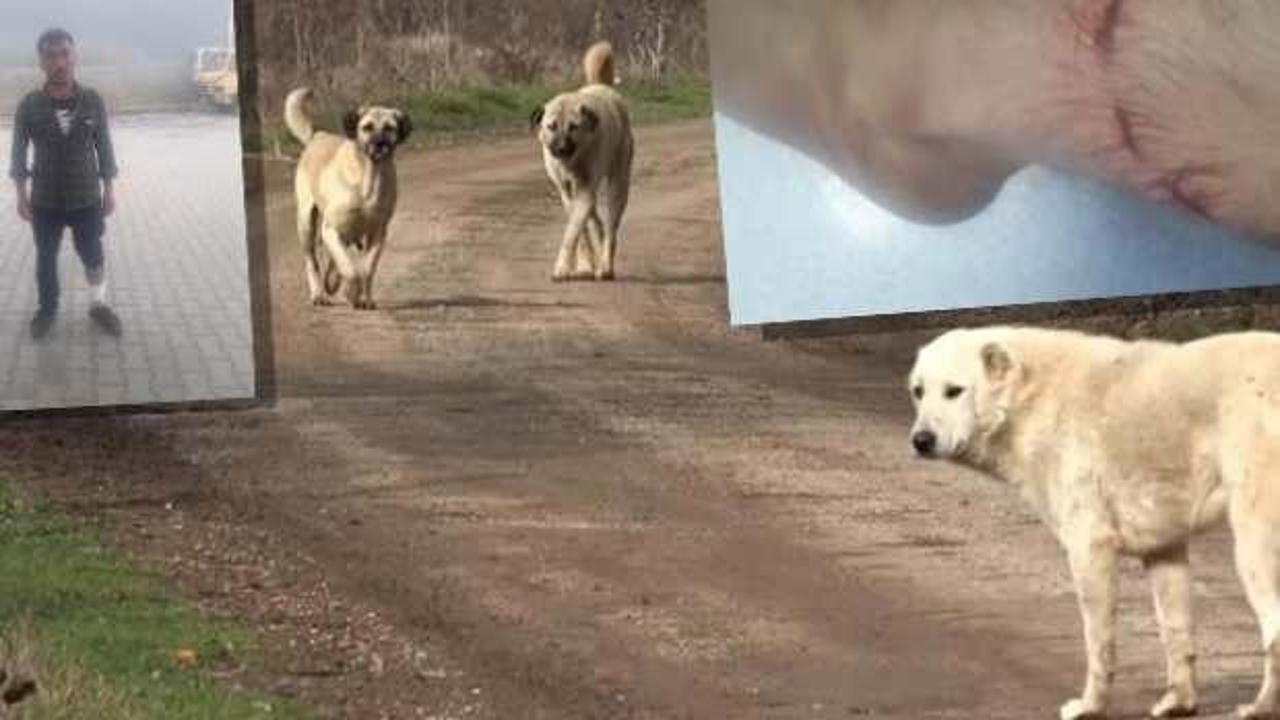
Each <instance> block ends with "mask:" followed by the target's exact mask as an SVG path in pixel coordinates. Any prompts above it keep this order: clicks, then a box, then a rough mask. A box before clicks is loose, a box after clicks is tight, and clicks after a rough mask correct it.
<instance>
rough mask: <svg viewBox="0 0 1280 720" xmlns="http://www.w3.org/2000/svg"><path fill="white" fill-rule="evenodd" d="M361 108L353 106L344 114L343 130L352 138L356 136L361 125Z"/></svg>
mask: <svg viewBox="0 0 1280 720" xmlns="http://www.w3.org/2000/svg"><path fill="white" fill-rule="evenodd" d="M362 114H363V113H361V112H360V108H351V109H350V110H348V111H347V114H346V115H343V116H342V132H343V134H345V135H346V136H347V137H349V138H351V139H352V140H354V139H355V137H356V129H357V128H358V127H360V116H361V115H362Z"/></svg>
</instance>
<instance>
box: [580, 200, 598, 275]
mask: <svg viewBox="0 0 1280 720" xmlns="http://www.w3.org/2000/svg"><path fill="white" fill-rule="evenodd" d="M584 241H585V242H584ZM603 243H604V225H603V224H602V223H601V222H600V216H599V215H598V214H597V213H596V211H595V210H594V209H592V211H591V215H589V216H588V217H587V225H586V231H585V235H584V237H583V238H582V239H580V240H579V241H578V265H577V267H576V268H574V273H573V276H574V278H576V279H582V280H587V279H590V278H593V277H595V274H596V268H598V267H600V262H601V260H602V258H601V254H602V247H603Z"/></svg>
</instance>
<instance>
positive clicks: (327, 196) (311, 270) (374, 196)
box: [284, 88, 413, 309]
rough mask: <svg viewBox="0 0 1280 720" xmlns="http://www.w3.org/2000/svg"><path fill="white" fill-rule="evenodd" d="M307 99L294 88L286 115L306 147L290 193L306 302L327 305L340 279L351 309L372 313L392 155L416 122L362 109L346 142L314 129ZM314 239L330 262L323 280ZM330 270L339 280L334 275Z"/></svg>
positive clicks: (346, 124) (390, 195) (347, 127)
mask: <svg viewBox="0 0 1280 720" xmlns="http://www.w3.org/2000/svg"><path fill="white" fill-rule="evenodd" d="M310 97H311V91H310V90H308V89H307V88H298V89H296V90H294V91H293V92H291V93H289V97H288V98H287V99H286V100H285V112H284V119H285V124H287V125H288V127H289V131H290V132H291V133H293V135H294V137H296V138H297V139H298V141H299V142H301V143H302V144H303V145H304V149H303V151H302V157H301V158H299V160H298V169H297V172H296V173H295V175H294V193H295V196H296V198H297V206H298V207H297V210H298V239H299V240H300V241H301V243H302V251H303V254H304V255H305V260H306V273H307V286H308V292H309V294H310V299H311V302H312V304H314V305H324V304H327V303H328V296H329V295H330V294H333V293H335V292H337V290H338V287H337V285H338V283H337V281H338V280H339V279H340V280H342V281H345V282H346V294H347V300H348V301H349V302H350V303H351V306H352V307H354V308H358V309H372V308H374V307H376V305H375V304H374V301H373V279H374V275H375V274H376V273H377V271H378V262H379V260H380V259H381V258H382V251H383V248H384V247H385V244H386V239H387V226H388V225H389V224H390V223H391V218H392V216H393V215H394V214H395V211H396V194H397V188H396V166H395V150H396V148H397V147H398V146H399V145H400V144H401V143H403V142H404V141H405V138H407V137H409V133H410V132H412V130H413V123H412V122H411V120H410V119H409V116H408V115H407V114H406V113H404V112H403V111H401V110H397V109H395V108H388V107H381V106H364V107H360V108H357V109H355V110H351V111H350V112H348V113H347V114H346V116H345V117H344V118H343V130H344V132H345V134H346V136H345V137H343V136H339V135H335V134H333V133H327V132H322V131H317V130H316V129H315V127H314V125H313V124H312V122H311V117H310V115H309V114H308V113H307V107H306V106H307V103H308V101H309V99H310ZM317 238H318V239H319V240H320V241H321V242H322V243H323V250H324V251H325V252H326V253H327V254H328V255H329V258H330V263H331V264H330V265H329V267H328V268H326V271H325V273H324V278H323V280H322V279H321V273H320V263H319V257H318V252H319V251H320V250H321V248H320V247H319V243H317ZM353 251H355V252H353ZM335 269H336V271H337V273H338V275H339V276H340V278H335V277H333V276H332V274H331V273H332V271H333V270H335Z"/></svg>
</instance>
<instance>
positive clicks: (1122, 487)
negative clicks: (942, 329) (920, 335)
mask: <svg viewBox="0 0 1280 720" xmlns="http://www.w3.org/2000/svg"><path fill="white" fill-rule="evenodd" d="M910 390H911V394H912V397H913V398H914V402H915V407H916V413H917V415H916V422H915V427H914V428H913V430H912V435H911V440H912V444H913V445H914V446H915V449H916V451H917V452H918V453H919V454H921V455H923V456H925V457H936V458H943V459H947V460H950V461H952V462H956V463H960V464H963V465H966V466H969V467H973V468H976V469H978V470H980V471H982V472H984V473H986V474H988V475H990V476H992V477H995V478H998V479H1001V480H1004V481H1007V482H1008V483H1010V484H1011V485H1013V486H1014V487H1015V488H1017V489H1018V490H1019V492H1020V493H1021V495H1022V496H1023V498H1024V499H1026V500H1027V501H1028V502H1029V503H1030V504H1031V506H1032V507H1033V508H1034V509H1035V510H1036V512H1037V513H1038V514H1039V515H1040V517H1041V518H1043V519H1044V520H1045V522H1046V523H1047V524H1048V525H1049V526H1050V528H1052V530H1053V532H1054V534H1055V535H1056V536H1057V538H1058V540H1059V541H1060V542H1061V543H1062V545H1063V547H1064V548H1065V549H1066V552H1067V557H1068V559H1069V561H1070V567H1071V574H1072V576H1073V578H1074V581H1075V586H1076V591H1077V594H1078V596H1079V604H1080V609H1081V612H1082V614H1083V618H1084V636H1085V647H1086V655H1087V661H1088V676H1087V679H1086V681H1085V686H1084V692H1083V693H1082V694H1081V696H1080V697H1079V698H1077V699H1074V700H1071V701H1070V702H1068V703H1066V704H1065V705H1063V706H1062V709H1061V712H1060V715H1061V717H1062V718H1066V719H1071V720H1076V719H1078V718H1086V717H1090V718H1091V717H1101V716H1102V714H1103V713H1104V712H1105V711H1106V706H1107V700H1108V695H1109V693H1110V690H1111V684H1112V675H1113V673H1114V670H1115V665H1114V662H1115V649H1114V639H1113V629H1112V625H1113V622H1114V621H1113V616H1112V615H1113V612H1114V608H1115V588H1114V572H1115V566H1116V563H1117V559H1118V557H1119V556H1121V555H1129V556H1136V557H1138V558H1140V559H1141V560H1142V562H1143V565H1144V567H1145V568H1146V570H1147V573H1148V575H1149V577H1150V579H1151V583H1152V588H1153V591H1154V596H1155V604H1156V616H1157V618H1158V620H1159V622H1160V634H1161V638H1162V639H1163V641H1164V645H1165V654H1166V661H1167V672H1168V685H1167V687H1168V690H1167V692H1166V693H1165V695H1164V697H1162V698H1161V699H1160V701H1159V702H1158V703H1156V705H1155V706H1154V707H1153V708H1152V709H1151V713H1152V715H1153V716H1156V717H1175V716H1184V715H1187V714H1191V713H1194V712H1195V710H1196V689H1195V671H1194V665H1193V663H1194V658H1195V648H1194V644H1193V640H1192V617H1191V579H1190V570H1189V567H1188V563H1187V544H1188V542H1189V540H1190V539H1191V537H1192V536H1193V535H1194V534H1195V533H1197V532H1198V531H1201V530H1204V529H1207V528H1209V527H1211V526H1214V525H1217V524H1220V523H1221V522H1223V521H1224V520H1226V521H1229V524H1230V527H1231V530H1232V534H1233V536H1234V539H1235V561H1236V567H1237V571H1238V572H1239V575H1240V578H1241V581H1242V582H1243V584H1244V589H1245V594H1246V595H1247V596H1248V599H1249V602H1250V604H1251V605H1252V607H1253V610H1254V612H1255V613H1256V615H1257V620H1258V623H1259V626H1260V628H1261V631H1262V641H1263V652H1264V654H1265V658H1266V661H1265V669H1264V674H1263V679H1262V688H1261V690H1260V691H1259V693H1258V696H1257V698H1256V699H1255V700H1254V702H1253V703H1252V704H1251V705H1249V706H1247V707H1242V708H1240V710H1239V716H1240V717H1243V718H1262V717H1273V716H1274V715H1273V714H1274V713H1275V711H1276V710H1277V701H1278V700H1280V697H1278V693H1280V334H1273V333H1262V332H1247V333H1232V334H1224V335H1219V336H1216V337H1211V338H1207V339H1204V340H1198V341H1195V342H1190V343H1186V344H1174V343H1168V342H1157V341H1142V342H1126V341H1122V340H1117V339H1113V338H1106V337H1099V336H1093V335H1085V334H1082V333H1075V332H1068V331H1055V330H1041V329H1035V328H1014V327H991V328H982V329H975V330H954V331H951V332H948V333H945V334H943V335H942V336H940V337H938V338H937V339H936V340H934V341H933V342H931V343H929V344H928V345H926V346H925V347H924V348H922V349H921V350H920V352H919V354H918V356H917V358H916V363H915V366H914V367H913V368H912V371H911V377H910Z"/></svg>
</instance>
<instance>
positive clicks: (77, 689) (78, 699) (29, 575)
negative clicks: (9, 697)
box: [0, 484, 306, 720]
mask: <svg viewBox="0 0 1280 720" xmlns="http://www.w3.org/2000/svg"><path fill="white" fill-rule="evenodd" d="M253 663H254V636H253V634H252V633H251V632H250V631H248V630H246V629H244V628H241V627H238V626H236V625H233V624H230V623H227V622H222V621H215V620H211V619H208V618H205V617H202V616H201V615H200V614H199V613H197V612H196V611H195V610H193V609H191V608H189V607H187V606H185V605H184V604H183V603H181V602H180V601H178V600H177V599H176V598H174V597H173V596H172V595H171V594H170V593H169V592H168V591H166V589H165V585H164V580H163V578H162V576H161V574H160V573H159V572H155V571H152V570H149V569H146V568H141V567H138V566H136V565H134V564H131V563H129V562H126V561H125V560H123V559H122V558H121V557H119V556H117V555H115V554H113V553H112V552H111V551H109V550H108V549H106V548H105V547H104V546H103V545H102V544H101V543H99V542H98V541H97V540H96V539H95V538H94V537H93V536H92V535H91V534H90V533H88V532H86V531H84V530H82V529H79V528H77V526H76V525H75V524H74V523H72V522H71V521H69V520H67V519H64V518H60V517H57V516H54V515H51V514H49V513H47V512H45V511H42V510H41V509H38V508H35V507H31V506H30V505H29V504H27V503H25V502H23V501H22V500H20V499H19V498H18V497H17V496H16V495H15V494H14V493H12V492H11V491H10V490H9V489H8V488H6V487H4V486H3V485H2V484H0V666H2V667H3V668H5V669H6V670H7V671H8V673H9V674H10V675H14V674H21V675H23V676H26V677H32V678H34V679H35V681H36V682H37V684H38V691H37V693H36V695H35V696H34V697H33V698H32V699H31V700H29V701H28V702H25V703H23V704H21V705H19V706H17V707H19V708H21V709H22V711H23V712H22V713H21V714H20V715H19V716H18V717H20V718H23V719H24V720H45V719H53V718H98V719H101V720H124V719H125V718H128V719H130V720H132V719H135V718H139V719H140V718H167V719H171V720H203V719H209V720H212V719H213V718H245V719H246V720H247V719H251V718H304V717H306V714H305V712H304V711H303V710H302V709H301V708H299V707H296V706H294V705H293V704H291V703H289V702H287V701H281V700H279V699H276V698H271V697H266V696H260V695H255V694H251V693H248V692H242V691H236V690H232V689H231V688H229V687H227V686H225V685H222V684H219V683H218V682H217V681H215V680H214V679H213V678H212V677H211V675H210V671H215V670H218V669H226V668H232V667H238V666H241V665H243V664H247V665H248V666H249V667H250V668H252V666H253ZM0 714H2V713H0Z"/></svg>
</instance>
